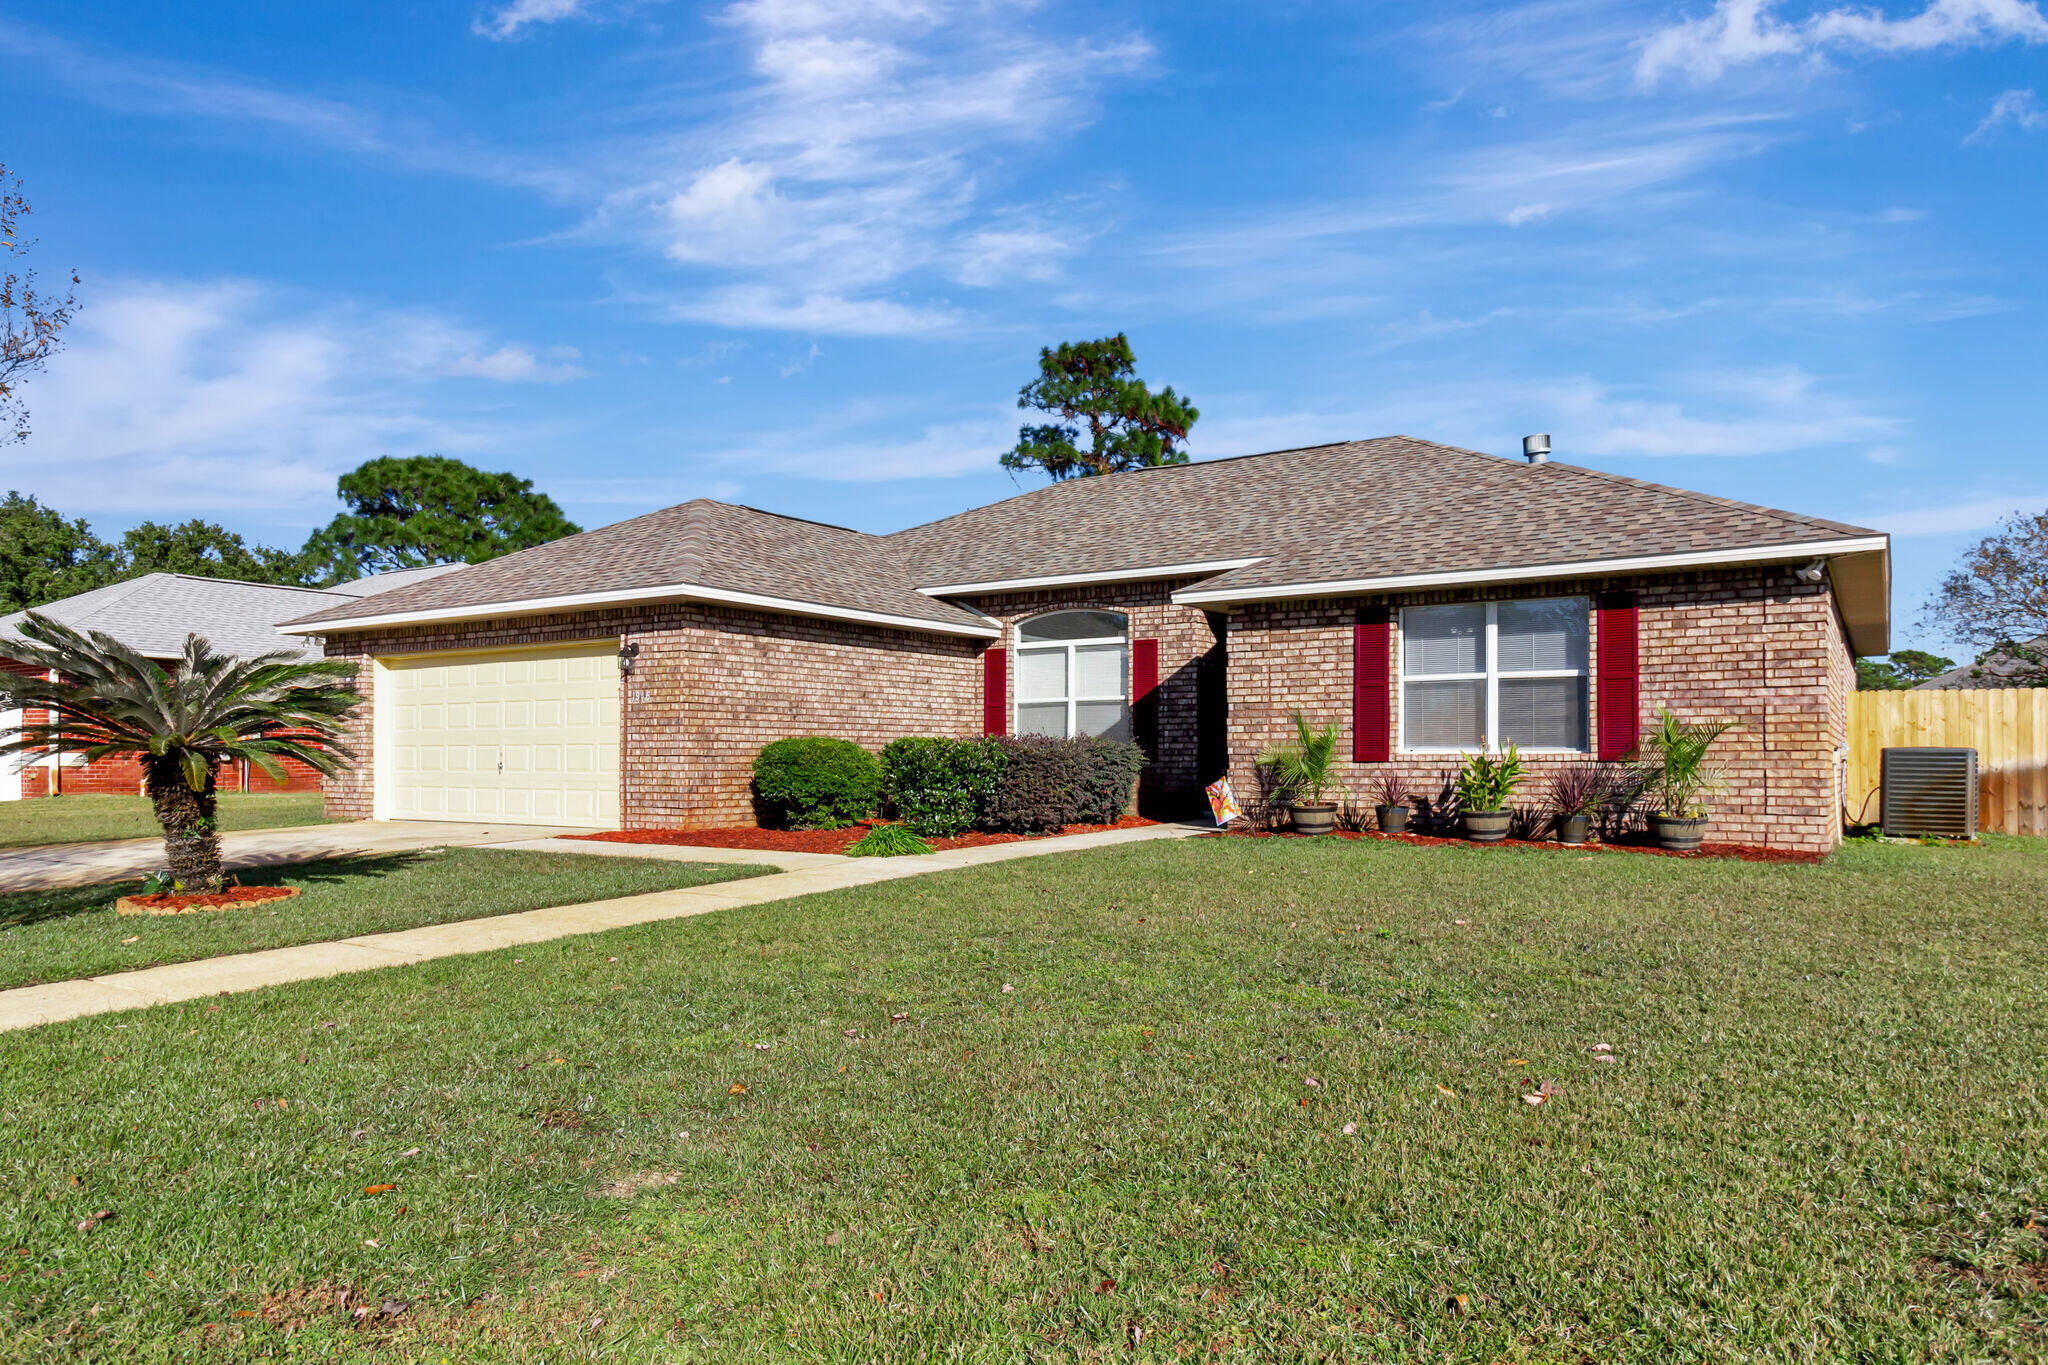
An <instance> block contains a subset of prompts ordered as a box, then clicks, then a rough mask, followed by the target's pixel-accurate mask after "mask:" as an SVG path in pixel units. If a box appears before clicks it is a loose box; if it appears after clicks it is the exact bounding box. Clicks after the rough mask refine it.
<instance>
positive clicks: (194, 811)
mask: <svg viewBox="0 0 2048 1365" xmlns="http://www.w3.org/2000/svg"><path fill="white" fill-rule="evenodd" d="M149 799H150V801H151V803H152V804H154V805H155V807H156V819H157V823H158V824H160V825H162V826H163V827H164V861H165V863H166V864H167V865H168V866H169V868H170V872H171V880H172V881H174V882H176V883H177V884H178V888H179V890H181V891H187V892H205V891H218V890H220V889H221V881H222V875H221V865H220V830H219V828H218V827H217V825H216V824H215V821H214V811H215V800H214V775H213V774H212V773H211V772H209V773H208V774H207V775H206V789H205V790H204V791H193V790H192V789H191V788H190V787H188V786H186V785H185V778H184V774H182V773H178V772H171V773H157V772H154V771H152V772H151V773H150V774H149Z"/></svg>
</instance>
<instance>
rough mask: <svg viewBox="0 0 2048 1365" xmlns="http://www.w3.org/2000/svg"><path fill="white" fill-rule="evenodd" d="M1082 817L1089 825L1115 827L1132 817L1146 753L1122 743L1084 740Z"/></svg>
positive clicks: (1107, 740)
mask: <svg viewBox="0 0 2048 1365" xmlns="http://www.w3.org/2000/svg"><path fill="white" fill-rule="evenodd" d="M1074 743H1075V744H1076V745H1077V746H1079V748H1080V749H1081V752H1082V758H1083V767H1082V772H1081V815H1080V822H1081V823H1082V824H1085V825H1113V824H1115V823H1116V822H1117V821H1119V820H1121V819H1123V818H1124V816H1126V815H1128V814H1130V811H1131V794H1132V792H1133V791H1134V790H1136V783H1137V781H1138V774H1139V773H1140V772H1142V771H1144V768H1145V751H1144V750H1143V749H1140V748H1139V747H1138V746H1137V745H1135V744H1126V743H1124V742H1123V741H1122V740H1115V739H1097V738H1092V737H1090V738H1082V739H1077V740H1075V741H1074Z"/></svg>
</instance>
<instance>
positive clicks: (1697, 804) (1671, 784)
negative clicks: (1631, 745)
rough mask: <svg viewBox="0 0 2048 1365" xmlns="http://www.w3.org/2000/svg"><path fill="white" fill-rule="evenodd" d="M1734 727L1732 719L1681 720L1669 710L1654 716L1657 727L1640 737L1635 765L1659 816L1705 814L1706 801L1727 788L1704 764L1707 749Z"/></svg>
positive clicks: (1714, 772) (1715, 771)
mask: <svg viewBox="0 0 2048 1365" xmlns="http://www.w3.org/2000/svg"><path fill="white" fill-rule="evenodd" d="M1734 728H1736V722H1734V721H1732V720H1698V721H1683V720H1680V719H1679V718H1678V717H1677V716H1675V715H1673V714H1671V712H1669V711H1659V712H1658V713H1657V725H1656V728H1655V729H1653V730H1651V731H1650V733H1649V734H1647V735H1645V736H1643V740H1642V746H1641V751H1642V757H1641V760H1640V762H1639V765H1638V766H1639V769H1640V771H1641V773H1642V775H1643V777H1644V778H1645V779H1646V780H1645V786H1646V787H1647V788H1648V789H1649V790H1651V791H1653V792H1655V793H1656V795H1657V810H1658V812H1659V813H1660V814H1663V815H1675V816H1680V817H1685V818H1690V817H1693V816H1699V815H1704V814H1705V813H1706V798H1707V797H1708V796H1710V795H1712V794H1713V793H1714V792H1717V791H1720V790H1721V789H1722V788H1723V787H1725V786H1727V785H1728V784H1727V781H1726V780H1725V779H1724V778H1723V777H1722V776H1721V773H1720V772H1719V771H1718V770H1717V769H1715V768H1712V767H1709V766H1708V765H1707V750H1709V749H1711V748H1713V747H1714V741H1715V740H1717V739H1719V738H1721V736H1723V735H1725V734H1727V733H1728V732H1729V731H1730V730H1733V729H1734Z"/></svg>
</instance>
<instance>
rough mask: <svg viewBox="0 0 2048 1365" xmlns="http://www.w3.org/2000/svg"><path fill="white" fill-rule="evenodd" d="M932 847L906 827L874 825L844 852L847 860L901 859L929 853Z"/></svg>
mask: <svg viewBox="0 0 2048 1365" xmlns="http://www.w3.org/2000/svg"><path fill="white" fill-rule="evenodd" d="M931 851H932V846H931V845H930V844H928V843H926V842H925V841H924V840H922V839H920V838H918V837H917V836H916V835H915V834H913V833H911V832H910V827H909V826H907V825H876V826H875V827H874V828H873V829H871V830H869V831H868V832H867V833H866V834H863V835H861V837H860V838H859V839H858V840H856V841H855V843H854V845H853V847H851V848H849V849H847V850H846V856H847V857H849V858H901V857H905V856H906V855H910V854H917V853H930V852H931Z"/></svg>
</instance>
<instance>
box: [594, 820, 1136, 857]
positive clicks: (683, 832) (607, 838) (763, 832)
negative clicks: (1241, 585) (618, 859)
mask: <svg viewBox="0 0 2048 1365" xmlns="http://www.w3.org/2000/svg"><path fill="white" fill-rule="evenodd" d="M1158 823H1159V822H1158V821H1157V820H1147V819H1145V818H1144V817H1142V816H1137V815H1126V816H1125V817H1124V818H1123V819H1121V820H1119V821H1117V822H1116V823H1115V824H1113V825H1068V826H1067V827H1066V828H1065V829H1063V830H1060V831H1059V833H1058V834H980V833H967V834H960V835H955V836H954V837H953V838H951V839H927V840H925V842H926V843H928V844H930V845H931V846H932V847H933V848H935V849H939V850H942V851H943V850H945V849H949V848H980V847H982V846H983V845H985V844H1014V843H1018V842H1020V841H1022V840H1025V839H1055V838H1058V837H1060V835H1065V834H1100V833H1102V832H1103V831H1105V830H1112V829H1143V828H1145V827H1146V826H1147V825H1156V824H1158ZM872 828H873V826H872V825H852V826H849V827H848V828H846V829H753V828H750V827H747V826H743V825H742V826H734V827H733V828H730V829H617V830H606V831H605V832H604V833H602V834H567V835H564V836H562V837H563V838H566V839H595V840H597V841H598V842H599V843H607V844H673V845H676V846H678V847H683V848H758V849H762V850H764V851H766V852H770V853H844V852H846V850H847V849H849V848H852V847H853V846H854V845H855V844H856V843H858V842H860V838H861V836H862V835H864V834H866V833H867V832H868V830H870V829H872Z"/></svg>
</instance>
